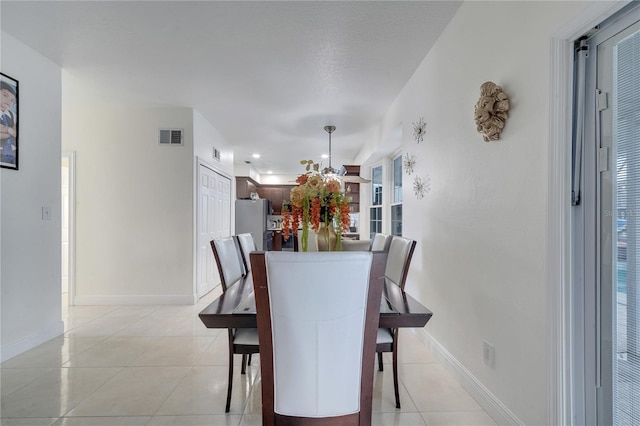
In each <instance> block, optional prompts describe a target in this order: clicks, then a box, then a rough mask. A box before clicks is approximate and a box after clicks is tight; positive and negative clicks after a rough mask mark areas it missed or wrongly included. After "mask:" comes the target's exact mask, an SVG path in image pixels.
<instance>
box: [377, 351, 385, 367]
mask: <svg viewBox="0 0 640 426" xmlns="http://www.w3.org/2000/svg"><path fill="white" fill-rule="evenodd" d="M378 371H384V367H383V366H382V352H378Z"/></svg>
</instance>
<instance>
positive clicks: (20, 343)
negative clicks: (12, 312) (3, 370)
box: [0, 320, 64, 362]
mask: <svg viewBox="0 0 640 426" xmlns="http://www.w3.org/2000/svg"><path fill="white" fill-rule="evenodd" d="M63 333H64V322H62V320H61V321H57V322H56V323H54V324H51V325H49V326H48V327H46V328H45V329H43V330H40V331H38V332H36V333H33V334H30V335H28V336H24V337H22V338H21V339H18V340H17V341H15V342H13V343H9V344H7V345H3V346H2V349H1V351H0V362H5V361H6V360H8V359H11V358H13V357H14V356H17V355H20V354H21V353H23V352H26V351H28V350H29V349H33V348H35V347H36V346H38V345H41V344H43V343H44V342H47V341H49V340H51V339H53V338H54V337H58V336H60V335H62V334H63Z"/></svg>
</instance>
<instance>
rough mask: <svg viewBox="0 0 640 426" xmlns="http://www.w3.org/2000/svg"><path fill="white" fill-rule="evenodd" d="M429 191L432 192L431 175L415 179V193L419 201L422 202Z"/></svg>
mask: <svg viewBox="0 0 640 426" xmlns="http://www.w3.org/2000/svg"><path fill="white" fill-rule="evenodd" d="M429 191H431V178H430V177H429V175H427V176H426V177H425V178H421V177H420V176H416V177H415V178H413V193H414V194H415V195H416V198H417V199H418V200H421V199H422V198H423V197H424V195H425V194H428V193H429Z"/></svg>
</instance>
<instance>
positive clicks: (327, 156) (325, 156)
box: [321, 154, 329, 158]
mask: <svg viewBox="0 0 640 426" xmlns="http://www.w3.org/2000/svg"><path fill="white" fill-rule="evenodd" d="M321 157H322V158H329V154H322V155H321Z"/></svg>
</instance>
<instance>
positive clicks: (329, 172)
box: [322, 126, 371, 183]
mask: <svg viewBox="0 0 640 426" xmlns="http://www.w3.org/2000/svg"><path fill="white" fill-rule="evenodd" d="M335 130H336V126H324V131H325V132H327V133H329V167H325V169H324V170H323V171H322V174H323V175H325V176H327V177H337V178H338V179H340V180H341V181H343V182H354V183H369V182H371V181H370V180H369V179H365V178H362V177H360V176H344V175H342V176H341V175H340V171H339V170H336V169H334V168H333V167H332V166H331V134H332V133H333V132H335Z"/></svg>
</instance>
